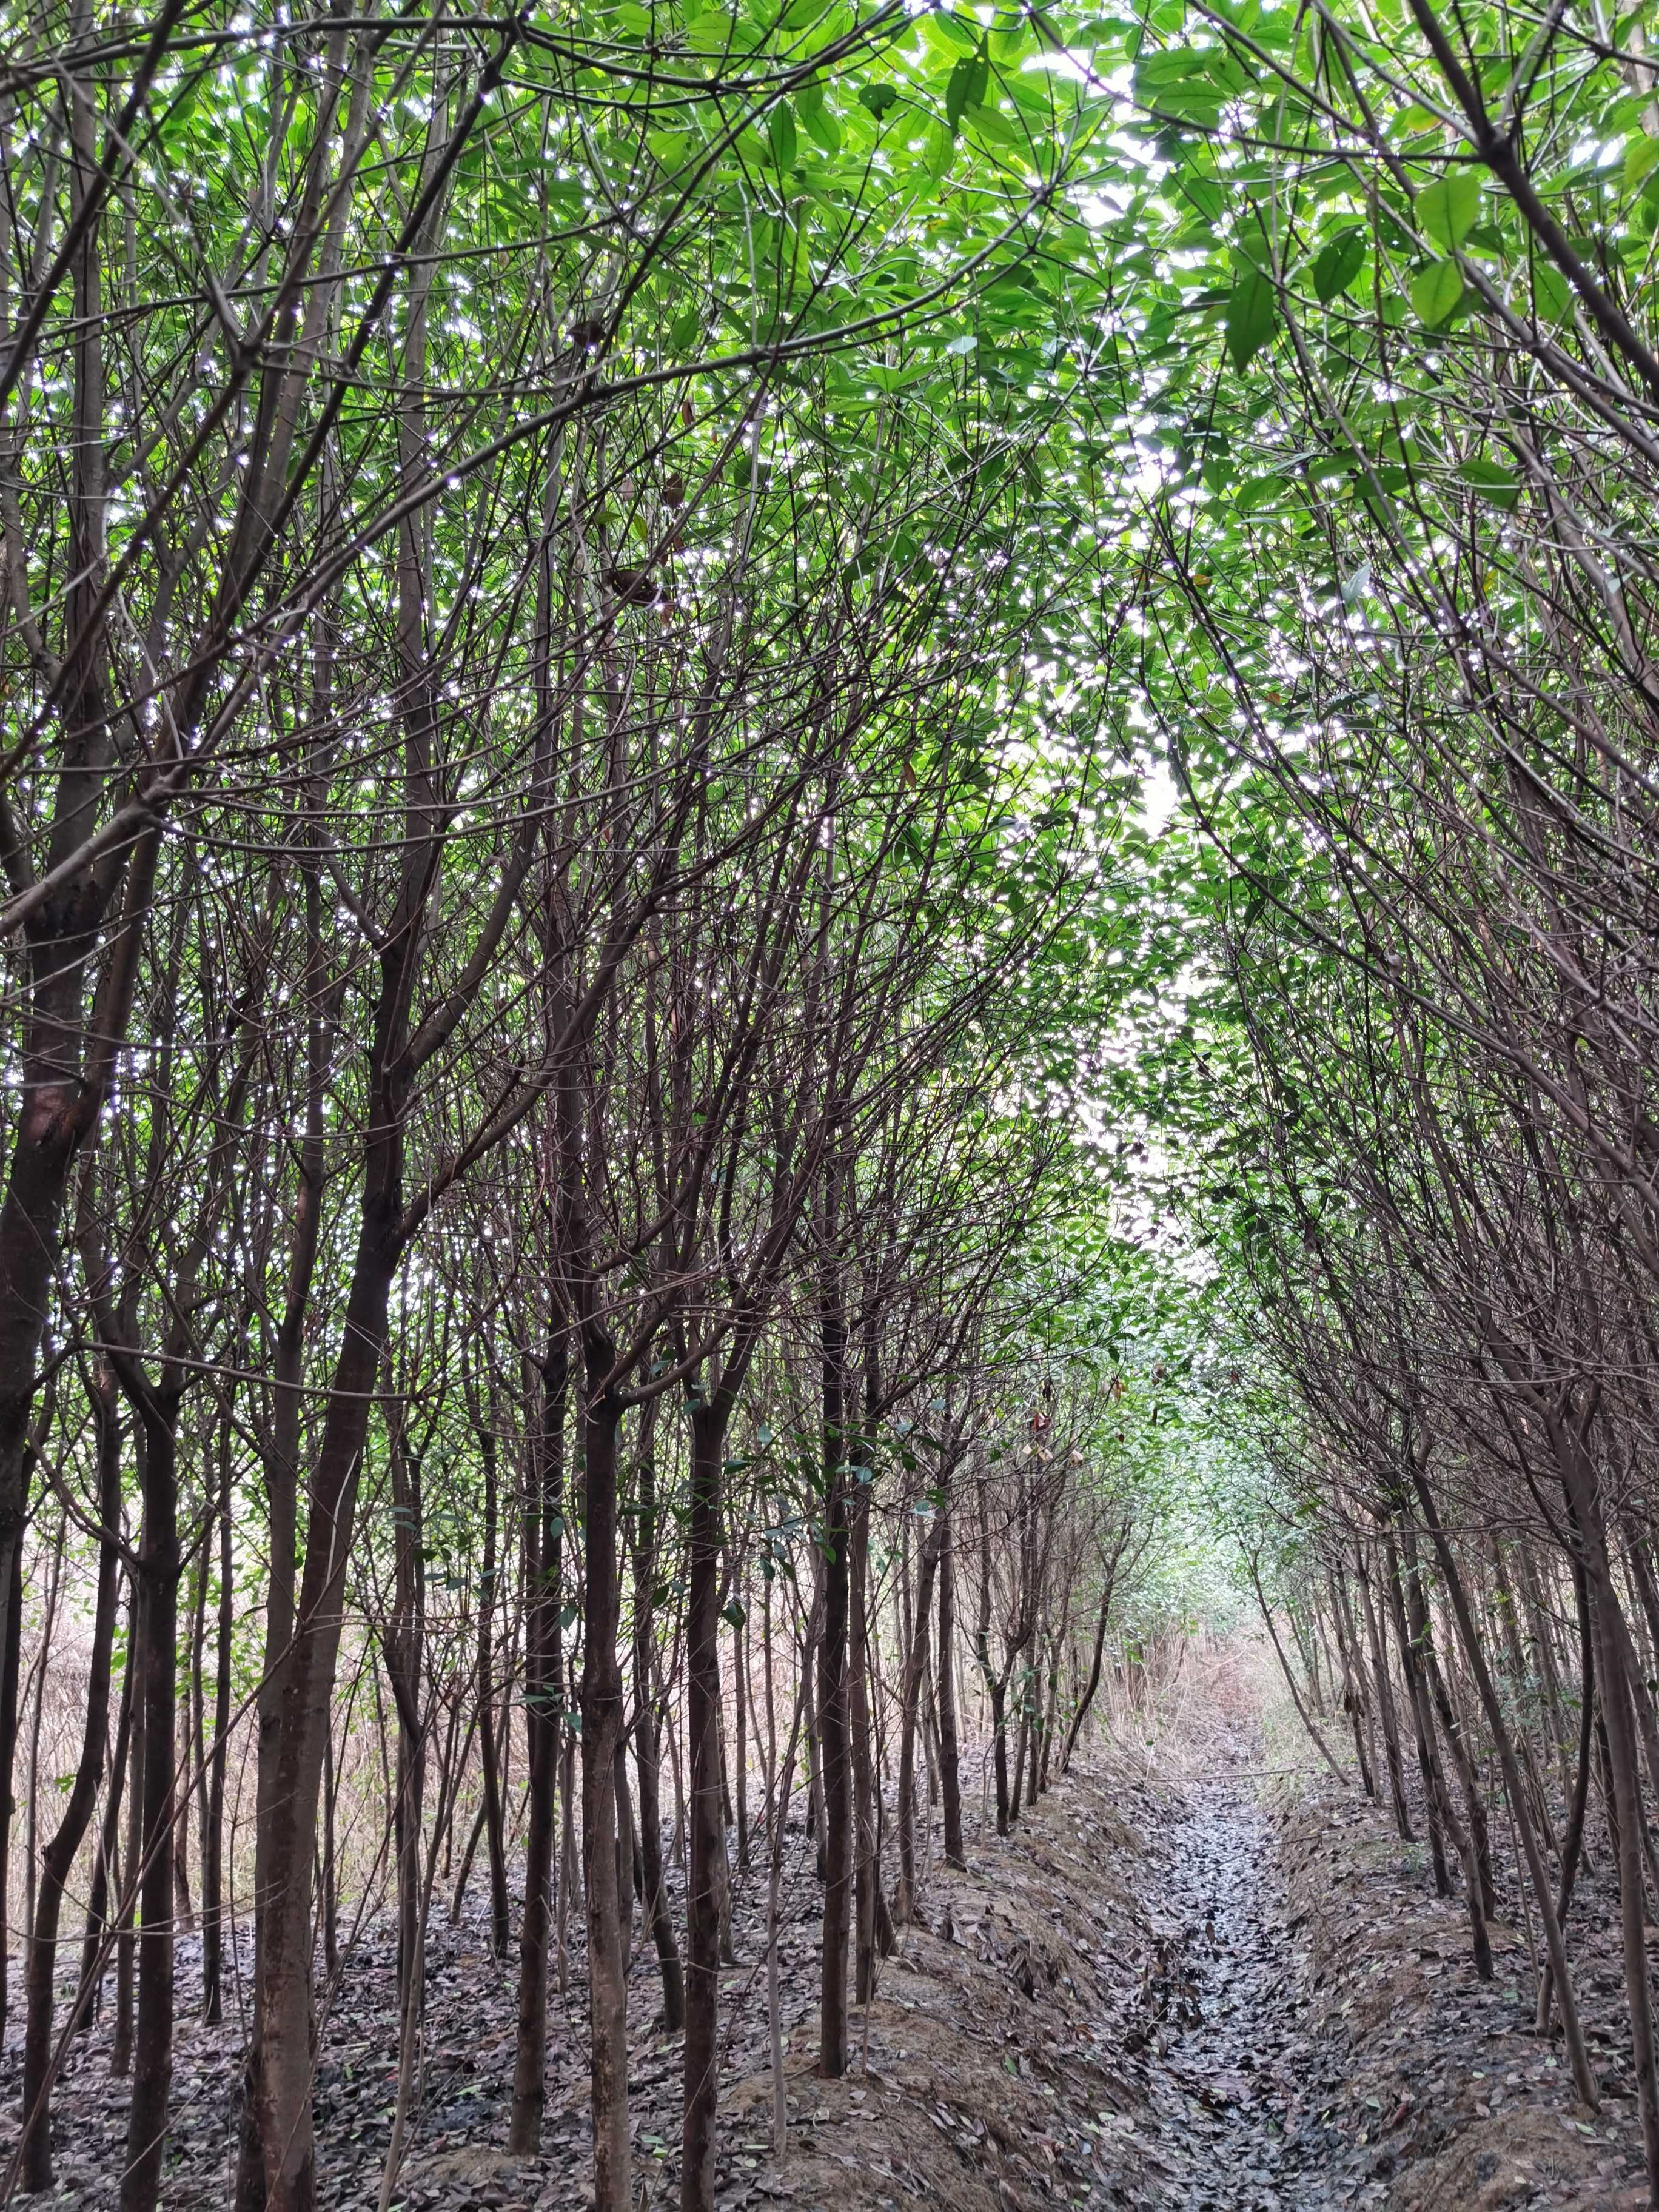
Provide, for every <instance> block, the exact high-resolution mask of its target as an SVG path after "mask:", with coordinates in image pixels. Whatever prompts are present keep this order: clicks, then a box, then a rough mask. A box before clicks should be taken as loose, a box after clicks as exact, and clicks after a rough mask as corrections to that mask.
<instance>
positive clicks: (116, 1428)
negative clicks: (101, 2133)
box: [23, 1370, 121, 2190]
mask: <svg viewBox="0 0 1659 2212" xmlns="http://www.w3.org/2000/svg"><path fill="white" fill-rule="evenodd" d="M88 1395H89V1397H90V1400H91V1405H92V1413H93V1419H94V1423H95V1424H96V1427H97V1464H98V1520H99V1525H100V1528H102V1529H104V1530H105V1531H106V1534H104V1536H103V1538H102V1540H101V1541H100V1544H99V1547H98V1589H97V1595H96V1597H95V1599H94V1607H93V1621H92V1655H91V1660H90V1663H89V1668H88V1680H87V1713H86V1726H85V1729H84V1731H83V1733H82V1738H81V1753H80V1757H79V1759H77V1760H76V1768H75V1779H74V1781H73V1783H72V1784H71V1785H70V1795H69V1802H68V1803H67V1804H66V1805H65V1806H64V1815H63V1818H62V1820H60V1821H59V1822H58V1829H57V1832H56V1833H55V1834H54V1835H53V1836H52V1838H51V1840H50V1841H49V1842H48V1843H47V1844H46V1848H45V1850H43V1851H42V1852H41V1854H40V1888H39V1893H38V1895H37V1897H36V1899H35V1907H34V1926H33V1935H32V1939H31V1942H30V1945H29V1953H28V1960H27V2021H26V2025H25V2029H24V2039H23V2186H24V2188H25V2189H26V2190H42V2189H50V2188H51V2186H52V2104H51V2096H52V2087H51V2066H52V2009H53V2007H52V1998H53V1989H54V1984H55V1982H56V1979H57V1971H58V1919H59V1917H60V1915H61V1913H62V1911H63V1903H64V1886H65V1884H66V1883H67V1882H68V1881H69V1876H70V1868H71V1867H72V1866H73V1865H74V1863H75V1855H76V1851H78V1850H80V1848H81V1839H82V1837H83V1836H84V1835H85V1834H86V1832H87V1828H88V1825H89V1823H90V1821H91V1820H92V1813H93V1808H94V1805H95V1803H96V1802H97V1798H98V1784H99V1781H100V1778H101V1776H102V1774H103V1768H104V1751H105V1747H106V1744H107V1742H108V1740H109V1685H110V1662H111V1655H112V1650H113V1647H114V1641H115V1601H116V1591H117V1586H118V1582H119V1578H120V1553H119V1551H118V1545H117V1539H116V1534H115V1533H114V1532H115V1531H117V1530H118V1528H119V1526H120V1519H121V1427H120V1421H119V1418H118V1397H117V1393H116V1389H115V1385H114V1383H113V1381H112V1378H111V1377H110V1376H109V1375H108V1374H107V1372H106V1371H101V1370H100V1371H95V1372H94V1376H93V1379H92V1383H91V1385H90V1389H89V1393H88Z"/></svg>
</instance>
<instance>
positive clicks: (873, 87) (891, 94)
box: [859, 84, 898, 123]
mask: <svg viewBox="0 0 1659 2212" xmlns="http://www.w3.org/2000/svg"><path fill="white" fill-rule="evenodd" d="M897 100H898V89H897V88H896V86H894V85H890V84H861V85H860V87H859V106H860V107H867V108H868V109H869V111H870V112H871V114H872V115H873V116H874V117H875V118H876V120H877V122H878V123H879V122H880V120H881V118H882V117H883V116H884V115H885V114H886V112H887V111H888V109H889V108H890V107H891V106H894V105H895V104H896V101H897Z"/></svg>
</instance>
